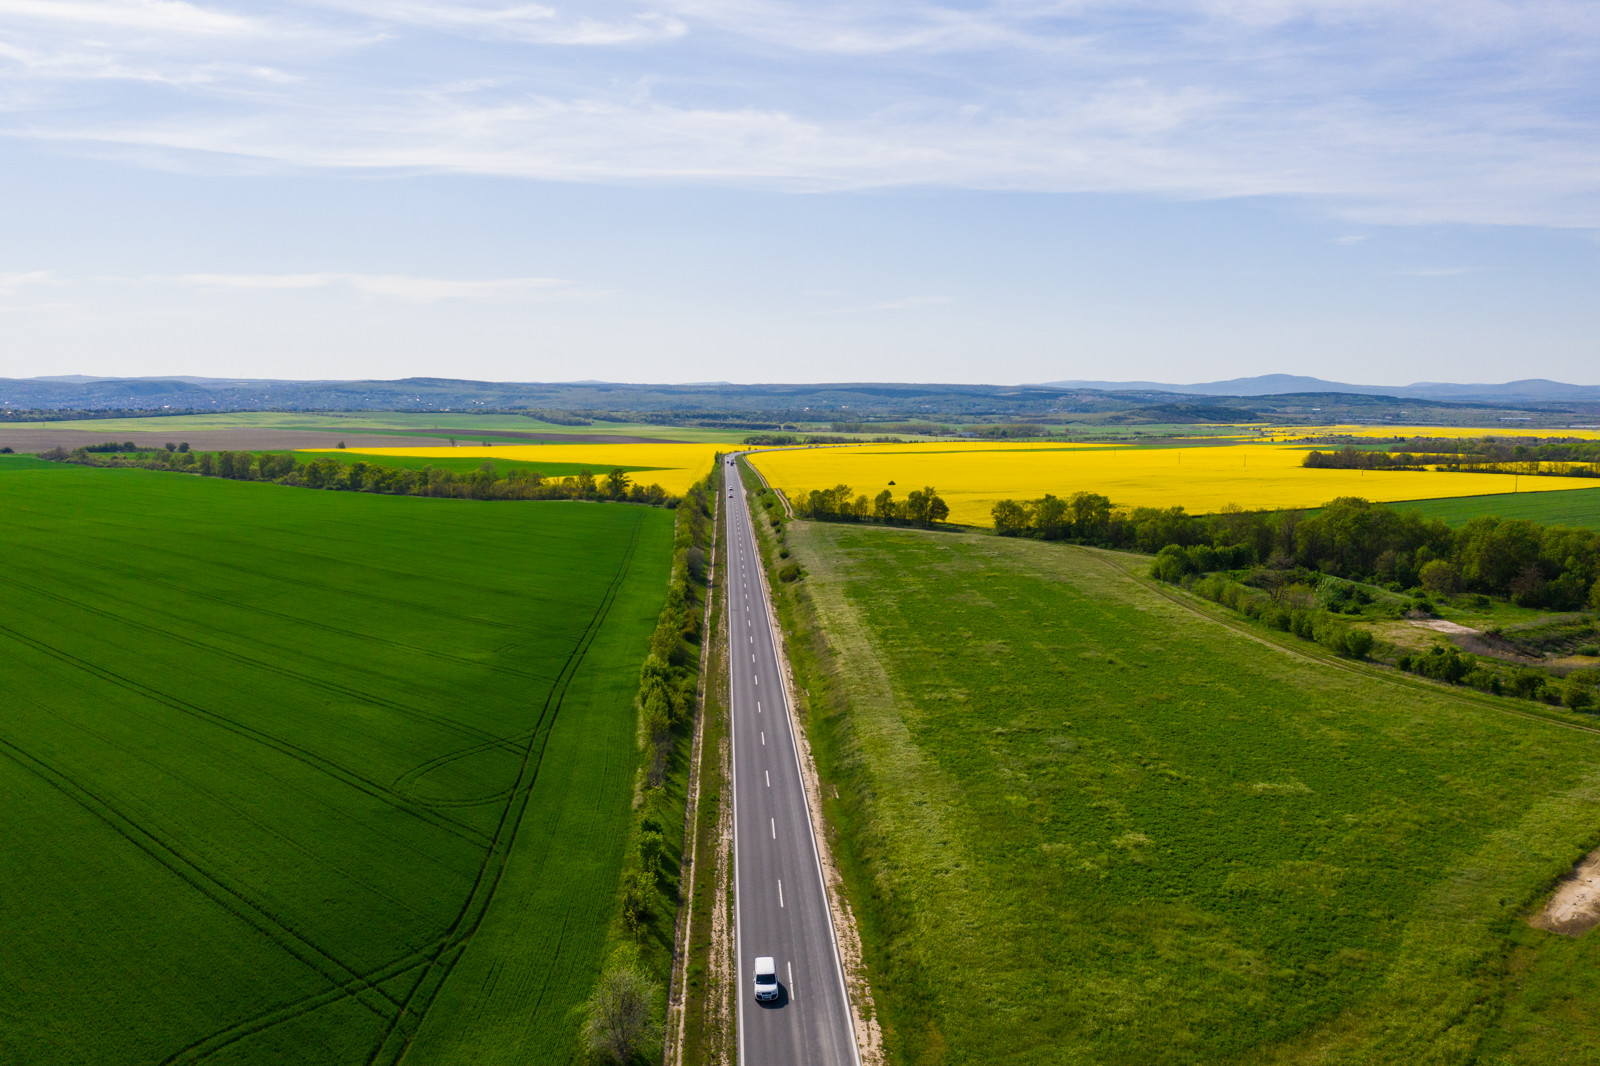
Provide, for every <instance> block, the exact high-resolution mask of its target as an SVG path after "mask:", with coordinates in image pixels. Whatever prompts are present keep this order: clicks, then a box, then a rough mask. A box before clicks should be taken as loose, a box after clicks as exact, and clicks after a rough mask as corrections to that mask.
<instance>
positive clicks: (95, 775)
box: [0, 461, 672, 1066]
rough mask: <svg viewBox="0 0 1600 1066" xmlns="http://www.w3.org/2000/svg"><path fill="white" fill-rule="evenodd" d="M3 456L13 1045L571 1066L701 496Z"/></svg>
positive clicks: (30, 1057)
mask: <svg viewBox="0 0 1600 1066" xmlns="http://www.w3.org/2000/svg"><path fill="white" fill-rule="evenodd" d="M43 465H44V464H34V463H30V462H21V461H5V462H0V514H3V516H4V518H3V520H0V551H3V553H4V558H5V559H6V561H7V563H8V564H9V565H8V573H7V580H6V581H5V583H4V584H3V585H0V662H3V663H4V668H3V671H4V672H3V689H4V700H3V705H0V808H3V809H4V811H5V817H4V819H3V820H0V855H3V856H4V859H3V861H0V901H3V906H0V943H3V944H4V949H3V954H0V973H3V974H4V977H5V982H4V983H5V995H4V996H3V997H0V1062H6V1063H46V1062H51V1063H55V1062H59V1063H69V1062H70V1063H107V1064H116V1066H123V1064H137V1063H148V1064H152V1066H154V1064H157V1063H188V1062H202V1061H203V1062H207V1063H217V1064H221V1063H229V1064H234V1063H265V1062H272V1063H281V1062H294V1063H338V1064H349V1063H356V1064H360V1063H392V1062H394V1061H396V1059H397V1058H398V1057H399V1056H400V1054H401V1053H402V1051H405V1050H406V1049H407V1048H408V1046H409V1052H408V1053H407V1055H406V1061H407V1062H408V1063H410V1062H418V1063H431V1062H463V1063H473V1064H479V1063H493V1062H517V1063H542V1062H567V1061H569V1060H570V1059H571V1057H572V1055H573V1053H574V1049H575V1046H576V1031H577V1022H576V1019H575V1015H574V1013H573V1011H574V1008H575V1006H576V1005H577V1004H579V1003H581V1001H582V1000H583V999H584V997H585V996H586V995H587V994H588V992H589V989H590V987H591V983H592V980H593V978H594V975H595V973H596V972H597V970H598V966H599V963H600V961H601V960H600V952H601V950H602V946H603V942H604V938H605V935H606V932H607V927H608V924H609V922H610V921H611V920H612V916H613V915H614V913H615V900H616V898H617V896H616V893H617V884H618V877H619V871H620V869H621V863H622V859H623V854H622V849H623V848H624V846H625V843H626V834H627V827H628V825H629V817H630V814H629V811H630V799H631V793H632V787H633V773H634V768H635V766H636V765H637V754H636V748H635V729H636V717H635V711H634V709H633V706H632V697H633V694H634V690H635V688H636V686H637V683H638V680H637V679H638V663H639V662H640V660H642V658H643V656H644V653H645V646H646V642H647V640H648V637H649V634H650V631H651V628H652V626H653V625H654V624H655V620H656V615H657V613H658V611H659V610H660V607H661V603H662V598H663V595H664V592H665V588H666V580H665V579H666V575H667V571H668V566H669V561H670V551H671V539H672V524H671V520H672V514H671V512H669V511H663V510H654V509H648V508H643V507H636V506H627V505H612V504H582V503H515V504H508V503H498V504H497V503H470V502H464V501H446V500H432V499H412V498H390V497H383V496H373V495H364V494H354V493H331V492H308V491H304V490H297V489H290V488H282V487H278V486H273V485H262V484H248V483H239V482H229V481H223V480H218V479H209V478H208V479H202V478H193V477H184V476H179V475H171V474H161V473H149V472H144V471H134V470H96V469H89V468H82V467H70V466H59V465H51V466H50V468H48V469H41V468H40V467H41V466H43Z"/></svg>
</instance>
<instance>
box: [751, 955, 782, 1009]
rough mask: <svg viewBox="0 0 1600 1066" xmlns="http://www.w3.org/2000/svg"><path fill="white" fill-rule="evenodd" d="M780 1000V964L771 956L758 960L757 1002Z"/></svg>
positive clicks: (764, 956)
mask: <svg viewBox="0 0 1600 1066" xmlns="http://www.w3.org/2000/svg"><path fill="white" fill-rule="evenodd" d="M777 998H778V964H777V963H776V962H774V961H773V959H772V956H771V955H763V956H761V957H760V958H759V959H757V960H756V1002H758V1003H766V1002H768V1001H770V1000H774V999H777Z"/></svg>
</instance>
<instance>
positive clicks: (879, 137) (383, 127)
mask: <svg viewBox="0 0 1600 1066" xmlns="http://www.w3.org/2000/svg"><path fill="white" fill-rule="evenodd" d="M418 56H425V57H426V59H425V61H423V62H417V57H418ZM1596 69H1600V5H1595V4H1593V3H1589V2H1585V0H1545V2H1541V3H1538V4H1532V5H1530V4H1526V3H1518V2H1512V0H1460V2H1455V3H1444V2H1442V0H1417V2H1415V3H1408V4H1404V5H1397V4H1393V3H1389V2H1379V0H1188V2H1182V3H1180V2H1177V0H1127V2H1116V3H1113V2H1111V0H1078V2H1073V3H1063V2H1060V0H1037V2H1035V0H1015V2H1012V0H997V2H989V3H981V2H980V3H976V4H972V5H964V6H962V7H959V8H958V7H954V6H945V5H941V4H933V3H915V2H913V3H900V2H897V3H889V2H887V0H882V2H878V0H861V2H857V3H846V2H843V0H838V2H833V0H818V2H812V3H799V2H788V0H783V2H779V0H659V2H656V3H646V4H640V3H631V2H629V3H625V2H621V0H597V2H595V3H586V4H583V5H581V6H580V5H576V4H571V3H567V2H564V0H551V2H548V3H518V2H514V0H512V2H508V0H463V2H459V3H446V2H444V0H388V2H379V0H300V2H299V3H295V4H291V5H277V6H272V7H267V6H265V5H252V4H246V3H242V2H236V3H221V2H216V0H191V2H184V0H0V136H7V135H9V136H11V137H14V138H28V139H32V140H36V141H48V142H50V143H51V144H52V145H53V146H55V148H56V150H82V151H92V152H104V151H106V150H108V149H114V148H123V149H135V150H138V151H141V152H147V153H152V155H153V156H159V157H160V158H161V160H162V163H163V165H167V166H182V165H185V163H184V160H185V159H186V158H187V159H190V160H192V161H193V162H192V163H191V164H189V165H193V166H195V167H196V168H197V169H198V168H205V169H214V168H215V167H216V166H218V165H219V161H227V160H239V161H241V162H248V163H249V164H250V165H252V166H259V165H262V164H266V165H270V166H281V167H288V168H306V169H318V170H323V169H332V170H356V171H371V170H398V171H432V172H446V173H469V174H493V175H507V176H517V177H525V178H533V179H549V180H589V181H596V180H598V181H617V182H639V181H654V182H662V181H668V182H716V183H728V184H745V185H756V186H764V187H774V188H793V189H801V190H831V189H851V188H871V187H886V186H897V185H934V186H945V187H957V188H972V189H992V190H1038V191H1057V192H1071V191H1118V192H1142V193H1149V194H1156V195H1161V196H1168V197H1190V198H1211V197H1237V196H1263V195H1265V196H1292V197H1303V198H1308V199H1311V200H1313V201H1316V202H1319V203H1322V204H1324V205H1326V207H1327V208H1328V209H1329V210H1331V211H1334V212H1337V213H1340V214H1343V215H1345V216H1348V217H1350V218H1353V219H1356V220H1358V221H1360V222H1362V223H1367V222H1387V223H1394V222H1402V223H1403V222H1476V223H1531V224H1539V225H1547V226H1563V227H1595V226H1600V79H1596V78H1595V77H1594V71H1595V70H1596ZM120 82H127V83H137V84H139V85H140V86H141V87H142V90H141V91H140V92H138V93H135V94H129V93H127V92H125V91H123V86H121V85H120V84H119V83H120Z"/></svg>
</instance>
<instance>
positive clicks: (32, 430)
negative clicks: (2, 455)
mask: <svg viewBox="0 0 1600 1066" xmlns="http://www.w3.org/2000/svg"><path fill="white" fill-rule="evenodd" d="M69 427H71V428H69ZM113 440H114V441H116V442H118V443H119V444H120V443H126V442H128V441H132V442H133V444H134V447H136V448H141V449H144V450H146V451H149V450H154V449H160V448H164V447H166V446H167V444H168V443H172V444H177V443H180V442H187V443H188V445H189V447H190V448H192V449H194V450H195V451H197V452H218V451H294V450H298V449H301V448H333V447H337V446H338V444H339V442H340V441H341V440H342V441H344V442H345V444H346V445H347V446H348V447H349V449H350V450H351V451H359V450H360V449H362V448H437V447H439V446H440V445H448V444H449V442H448V441H442V440H439V439H438V438H437V437H406V436H394V437H387V436H377V435H369V434H365V433H362V434H357V435H351V436H345V435H341V433H340V432H339V431H338V430H326V431H324V430H312V429H180V428H176V427H174V428H173V429H172V430H171V431H170V432H165V431H163V432H161V433H151V432H148V431H143V430H141V431H138V432H134V433H129V432H127V431H126V430H105V429H95V428H94V423H93V422H92V421H86V422H71V423H62V425H61V426H60V427H57V426H0V445H3V446H6V447H10V448H12V449H14V450H16V451H19V452H47V451H49V450H50V449H51V448H66V449H67V450H68V451H71V450H72V449H73V448H83V447H87V446H89V445H91V444H104V443H106V442H108V441H113Z"/></svg>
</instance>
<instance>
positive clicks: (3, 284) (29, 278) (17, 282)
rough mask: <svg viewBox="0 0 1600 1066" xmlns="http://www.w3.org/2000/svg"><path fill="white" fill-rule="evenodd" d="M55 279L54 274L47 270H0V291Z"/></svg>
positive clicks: (42, 283)
mask: <svg viewBox="0 0 1600 1066" xmlns="http://www.w3.org/2000/svg"><path fill="white" fill-rule="evenodd" d="M55 280H56V279H55V274H53V273H52V272H51V271H48V270H23V271H12V272H11V273H5V272H3V271H0V292H4V293H9V292H12V291H13V290H16V289H20V288H22V287H23V286H26V285H49V284H53V283H54V282H55Z"/></svg>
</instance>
